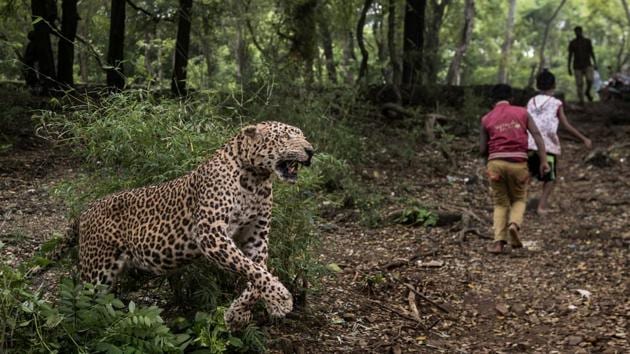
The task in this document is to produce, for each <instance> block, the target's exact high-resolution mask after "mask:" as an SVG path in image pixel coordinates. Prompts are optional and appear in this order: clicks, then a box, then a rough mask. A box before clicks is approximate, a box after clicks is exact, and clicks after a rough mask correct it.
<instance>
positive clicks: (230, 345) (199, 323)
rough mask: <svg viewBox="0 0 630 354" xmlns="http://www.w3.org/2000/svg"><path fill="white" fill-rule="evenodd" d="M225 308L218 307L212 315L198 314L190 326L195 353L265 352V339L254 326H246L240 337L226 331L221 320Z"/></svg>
mask: <svg viewBox="0 0 630 354" xmlns="http://www.w3.org/2000/svg"><path fill="white" fill-rule="evenodd" d="M224 312H225V308H223V307H218V308H217V309H216V310H215V311H214V313H212V314H207V313H204V312H198V313H197V314H196V316H195V321H194V324H193V326H192V332H193V333H194V335H195V337H196V338H195V340H194V341H193V344H194V345H195V346H197V347H200V348H207V349H205V350H204V349H198V350H196V351H195V353H211V354H220V353H225V352H237V353H259V352H264V351H265V350H266V347H265V342H266V338H265V336H264V335H263V333H262V332H261V331H260V330H259V329H258V327H256V326H255V325H252V324H250V325H248V326H247V327H245V329H243V331H242V333H240V336H238V337H237V336H234V335H232V334H231V333H230V331H228V329H227V326H226V325H225V322H224V320H223V314H224Z"/></svg>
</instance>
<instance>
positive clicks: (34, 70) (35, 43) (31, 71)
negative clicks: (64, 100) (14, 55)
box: [24, 0, 57, 93]
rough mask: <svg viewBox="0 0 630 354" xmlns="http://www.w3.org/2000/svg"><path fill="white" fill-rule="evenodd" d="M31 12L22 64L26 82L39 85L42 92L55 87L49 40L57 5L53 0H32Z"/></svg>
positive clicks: (53, 62)
mask: <svg viewBox="0 0 630 354" xmlns="http://www.w3.org/2000/svg"><path fill="white" fill-rule="evenodd" d="M31 11H32V12H31V13H32V19H33V23H34V24H33V31H32V32H30V33H29V34H28V38H29V40H30V42H29V43H28V45H27V47H26V53H25V55H24V64H25V66H26V71H27V74H26V76H27V78H26V81H27V84H29V85H30V86H32V87H34V86H36V85H41V86H42V88H43V91H44V92H43V93H48V90H50V89H52V88H54V87H56V86H57V85H56V83H57V75H56V74H55V58H54V56H53V52H52V44H51V42H50V33H51V32H52V28H51V25H54V23H55V21H56V20H57V5H56V2H55V1H54V0H32V1H31Z"/></svg>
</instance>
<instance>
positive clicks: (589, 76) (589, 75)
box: [573, 66, 594, 102]
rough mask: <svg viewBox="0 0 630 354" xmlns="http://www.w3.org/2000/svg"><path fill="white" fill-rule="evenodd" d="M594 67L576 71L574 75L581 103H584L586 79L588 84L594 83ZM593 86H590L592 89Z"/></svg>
mask: <svg viewBox="0 0 630 354" xmlns="http://www.w3.org/2000/svg"><path fill="white" fill-rule="evenodd" d="M593 74H594V72H593V67H592V66H589V67H587V68H586V69H574V72H573V75H575V87H576V89H577V94H578V98H579V99H580V102H584V79H586V82H588V83H591V84H592V83H593ZM590 86H591V85H589V87H590Z"/></svg>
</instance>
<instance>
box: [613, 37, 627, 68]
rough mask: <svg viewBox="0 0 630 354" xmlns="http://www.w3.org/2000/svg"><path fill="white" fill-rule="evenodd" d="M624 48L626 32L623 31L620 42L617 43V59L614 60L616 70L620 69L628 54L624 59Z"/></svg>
mask: <svg viewBox="0 0 630 354" xmlns="http://www.w3.org/2000/svg"><path fill="white" fill-rule="evenodd" d="M625 48H626V33H625V32H624V33H623V36H622V37H621V43H619V50H618V51H617V58H616V59H617V60H616V62H617V63H616V65H615V69H616V71H617V72H619V71H621V68H622V67H623V65H624V64H625V62H626V60H627V58H628V55H626V57H625V59H624V55H623V51H624V49H625Z"/></svg>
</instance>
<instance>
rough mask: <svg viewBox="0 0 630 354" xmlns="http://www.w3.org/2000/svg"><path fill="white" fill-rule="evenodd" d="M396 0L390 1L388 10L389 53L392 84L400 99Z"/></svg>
mask: <svg viewBox="0 0 630 354" xmlns="http://www.w3.org/2000/svg"><path fill="white" fill-rule="evenodd" d="M396 2H397V1H396V0H389V4H388V9H387V48H388V51H389V61H390V65H391V67H392V71H391V73H392V76H391V78H390V80H389V81H390V83H391V84H392V86H393V87H394V90H395V91H396V96H398V98H400V92H399V87H400V80H401V69H400V61H399V60H398V52H397V51H396Z"/></svg>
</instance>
